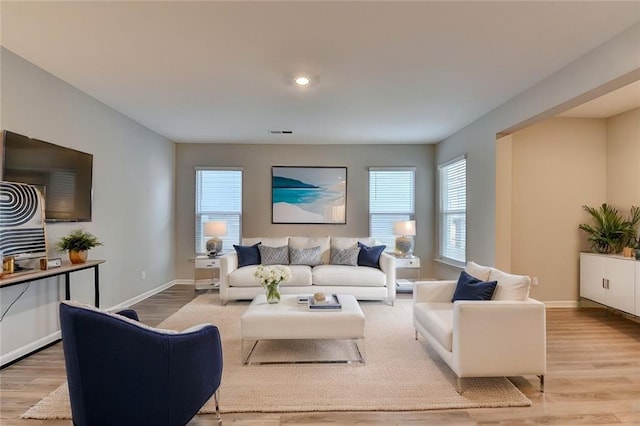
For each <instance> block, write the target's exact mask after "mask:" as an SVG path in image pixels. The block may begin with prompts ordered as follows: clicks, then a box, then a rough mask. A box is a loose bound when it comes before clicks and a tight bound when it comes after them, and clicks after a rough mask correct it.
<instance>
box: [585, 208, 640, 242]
mask: <svg viewBox="0 0 640 426" xmlns="http://www.w3.org/2000/svg"><path fill="white" fill-rule="evenodd" d="M582 208H583V209H585V210H586V211H587V212H588V213H589V214H590V215H591V217H592V218H593V220H594V222H595V224H594V225H591V224H587V223H581V224H580V225H579V226H578V228H580V229H581V230H583V231H585V232H586V233H587V234H589V238H588V239H589V241H590V242H591V248H592V249H593V250H594V251H596V252H598V253H618V252H620V251H622V248H623V247H625V246H627V245H628V244H630V242H631V241H635V239H636V237H637V226H638V224H639V223H640V207H636V206H632V207H631V214H630V216H629V218H628V219H625V218H623V217H622V215H621V214H620V213H618V210H617V209H616V208H614V207H612V206H610V205H609V204H607V203H604V204H602V205H601V206H600V207H599V208H595V207H589V206H582Z"/></svg>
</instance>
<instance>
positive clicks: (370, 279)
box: [313, 265, 387, 287]
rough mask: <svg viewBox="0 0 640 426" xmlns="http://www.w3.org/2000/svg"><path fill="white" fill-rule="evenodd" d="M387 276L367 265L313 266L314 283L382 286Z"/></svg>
mask: <svg viewBox="0 0 640 426" xmlns="http://www.w3.org/2000/svg"><path fill="white" fill-rule="evenodd" d="M386 283H387V276H386V275H385V273H384V272H382V271H381V270H380V269H376V268H369V267H367V266H345V265H320V266H316V267H314V268H313V284H314V285H332V286H355V287H384V286H385V285H386Z"/></svg>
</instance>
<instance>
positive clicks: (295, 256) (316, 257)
mask: <svg viewBox="0 0 640 426" xmlns="http://www.w3.org/2000/svg"><path fill="white" fill-rule="evenodd" d="M321 253H322V252H321V249H320V246H317V247H311V248H295V247H291V246H290V247H289V263H290V264H291V265H308V266H316V265H321V264H322V257H321Z"/></svg>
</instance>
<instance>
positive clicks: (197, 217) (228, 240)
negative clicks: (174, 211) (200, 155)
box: [194, 166, 244, 256]
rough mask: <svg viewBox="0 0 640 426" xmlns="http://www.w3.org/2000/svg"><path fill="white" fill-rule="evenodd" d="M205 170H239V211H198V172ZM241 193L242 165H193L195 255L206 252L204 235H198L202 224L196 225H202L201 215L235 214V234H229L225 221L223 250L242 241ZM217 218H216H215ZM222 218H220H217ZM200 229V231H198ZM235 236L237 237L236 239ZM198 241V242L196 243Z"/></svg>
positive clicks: (242, 185)
mask: <svg viewBox="0 0 640 426" xmlns="http://www.w3.org/2000/svg"><path fill="white" fill-rule="evenodd" d="M206 171H218V172H219V171H230V172H231V171H233V172H240V194H239V195H240V196H239V200H240V211H239V212H235V211H231V210H228V211H224V210H220V211H218V210H208V211H205V210H203V211H200V210H199V202H200V194H199V193H198V192H199V183H198V179H199V173H200V172H206ZM243 194H244V169H243V168H242V167H215V166H211V167H195V170H194V204H195V205H194V237H195V238H194V239H195V241H194V249H195V253H196V255H197V256H200V255H205V254H206V249H205V244H206V239H205V236H204V235H200V233H203V229H202V228H203V227H202V226H200V227H199V226H198V225H199V224H200V225H202V223H203V222H202V216H215V215H218V216H234V217H235V216H236V215H237V218H238V219H237V220H238V233H237V235H235V234H233V235H229V231H230V229H229V223H227V235H226V236H224V237H222V240H223V241H224V244H223V251H224V252H227V251H229V249H230V248H231V247H232V245H233V244H240V242H241V241H242V214H243V213H242V212H243V204H244V202H243V201H244V200H243ZM216 220H218V219H216ZM219 220H222V219H219ZM199 230H200V233H199ZM236 237H237V239H236ZM199 242H200V244H198V243H199Z"/></svg>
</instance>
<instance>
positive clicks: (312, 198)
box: [271, 166, 347, 224]
mask: <svg viewBox="0 0 640 426" xmlns="http://www.w3.org/2000/svg"><path fill="white" fill-rule="evenodd" d="M271 197H272V198H271V199H272V222H273V223H332V224H345V223H347V221H346V217H347V216H346V205H347V168H346V167H288V166H276V167H272V168H271Z"/></svg>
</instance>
